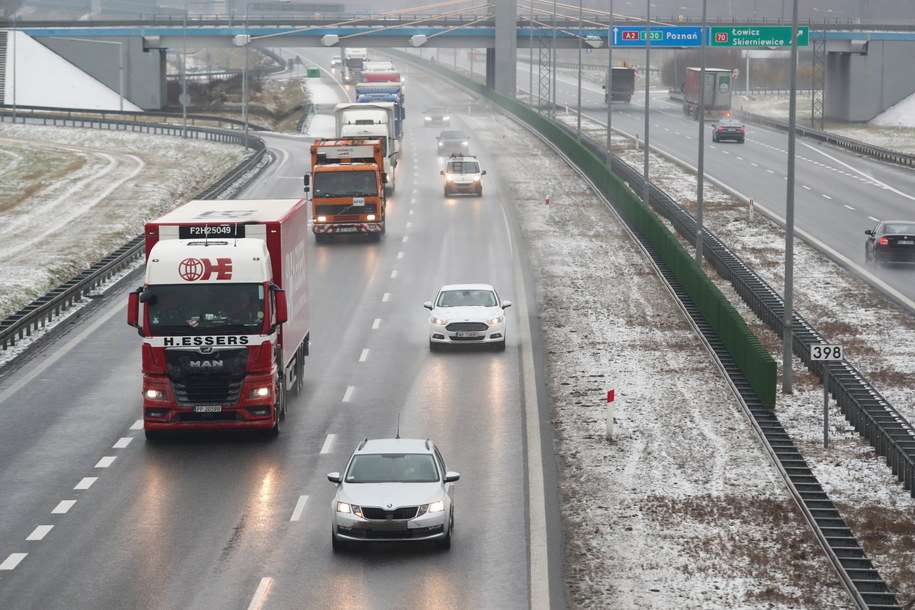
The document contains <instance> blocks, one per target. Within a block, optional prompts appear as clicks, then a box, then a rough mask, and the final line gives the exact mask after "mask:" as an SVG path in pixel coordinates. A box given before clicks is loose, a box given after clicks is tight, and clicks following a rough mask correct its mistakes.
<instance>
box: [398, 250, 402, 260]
mask: <svg viewBox="0 0 915 610" xmlns="http://www.w3.org/2000/svg"><path fill="white" fill-rule="evenodd" d="M397 258H398V259H401V258H403V250H401V251H400V252H398V253H397Z"/></svg>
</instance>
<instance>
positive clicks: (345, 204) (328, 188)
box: [305, 138, 387, 243]
mask: <svg viewBox="0 0 915 610" xmlns="http://www.w3.org/2000/svg"><path fill="white" fill-rule="evenodd" d="M384 184H385V172H384V147H383V144H382V142H381V140H378V139H374V138H326V139H318V140H315V142H314V144H312V146H311V173H310V174H305V192H306V193H308V194H309V195H310V196H311V208H312V227H311V228H312V231H313V232H314V235H315V241H317V242H319V243H320V242H325V241H327V240H328V239H330V238H331V237H333V236H334V235H343V234H348V233H363V234H367V235H369V236H370V237H371V238H372V239H374V240H376V241H377V240H379V239H380V238H381V235H382V234H384V232H385V221H386V218H385V217H386V214H387V211H386V205H387V201H386V199H385V194H384Z"/></svg>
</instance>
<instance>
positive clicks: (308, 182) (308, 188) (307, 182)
mask: <svg viewBox="0 0 915 610" xmlns="http://www.w3.org/2000/svg"><path fill="white" fill-rule="evenodd" d="M305 192H306V193H309V192H311V174H305Z"/></svg>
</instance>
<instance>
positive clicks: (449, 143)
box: [438, 129, 470, 157]
mask: <svg viewBox="0 0 915 610" xmlns="http://www.w3.org/2000/svg"><path fill="white" fill-rule="evenodd" d="M469 151H470V137H469V136H468V135H467V134H466V133H464V132H463V131H461V130H460V129H443V130H442V132H441V133H440V134H438V154H439V155H442V156H445V157H448V156H451V154H452V153H465V154H466V153H467V152H469Z"/></svg>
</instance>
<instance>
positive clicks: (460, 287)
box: [439, 284, 496, 292]
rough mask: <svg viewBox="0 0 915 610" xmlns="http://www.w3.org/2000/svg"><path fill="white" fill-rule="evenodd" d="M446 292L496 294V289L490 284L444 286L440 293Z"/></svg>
mask: <svg viewBox="0 0 915 610" xmlns="http://www.w3.org/2000/svg"><path fill="white" fill-rule="evenodd" d="M445 290H492V291H493V292H495V291H496V290H495V288H493V287H492V285H490V284H445V285H444V286H442V288H441V290H439V292H443V291H445Z"/></svg>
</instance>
